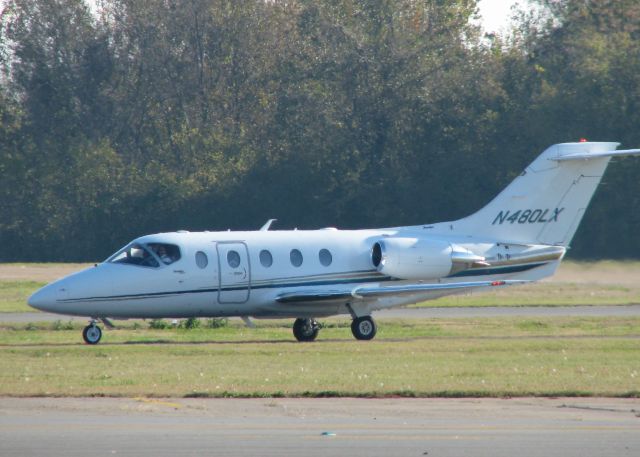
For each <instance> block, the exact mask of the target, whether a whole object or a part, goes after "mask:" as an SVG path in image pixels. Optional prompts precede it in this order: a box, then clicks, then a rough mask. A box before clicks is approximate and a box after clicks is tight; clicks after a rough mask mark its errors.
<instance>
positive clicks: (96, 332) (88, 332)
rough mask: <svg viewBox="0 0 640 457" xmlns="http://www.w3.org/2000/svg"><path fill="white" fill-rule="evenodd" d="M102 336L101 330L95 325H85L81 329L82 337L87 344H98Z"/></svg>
mask: <svg viewBox="0 0 640 457" xmlns="http://www.w3.org/2000/svg"><path fill="white" fill-rule="evenodd" d="M101 338H102V330H101V329H100V327H98V326H97V325H87V326H86V327H85V328H84V329H83V330H82V339H83V340H84V342H85V343H87V344H98V343H99V342H100V339H101Z"/></svg>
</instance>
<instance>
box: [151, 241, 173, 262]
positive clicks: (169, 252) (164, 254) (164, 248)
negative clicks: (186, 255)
mask: <svg viewBox="0 0 640 457" xmlns="http://www.w3.org/2000/svg"><path fill="white" fill-rule="evenodd" d="M147 246H149V248H150V249H151V250H152V251H153V253H154V254H155V255H156V256H158V258H159V259H160V260H161V261H162V263H163V264H165V265H169V264H172V263H174V262H177V261H178V260H180V249H179V248H178V246H176V245H175V244H165V243H149V244H148V245H147Z"/></svg>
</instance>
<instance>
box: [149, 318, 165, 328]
mask: <svg viewBox="0 0 640 457" xmlns="http://www.w3.org/2000/svg"><path fill="white" fill-rule="evenodd" d="M169 327H170V324H168V323H167V322H165V321H164V320H162V319H153V320H151V321H150V322H149V328H151V329H154V330H164V329H165V328H169Z"/></svg>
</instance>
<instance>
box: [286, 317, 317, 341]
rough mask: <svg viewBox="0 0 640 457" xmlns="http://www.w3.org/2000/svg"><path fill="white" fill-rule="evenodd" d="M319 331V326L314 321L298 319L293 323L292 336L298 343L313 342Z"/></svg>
mask: <svg viewBox="0 0 640 457" xmlns="http://www.w3.org/2000/svg"><path fill="white" fill-rule="evenodd" d="M319 331H320V326H319V325H318V321H316V320H315V319H308V318H307V319H303V318H298V319H296V321H295V322H294V323H293V336H295V337H296V340H298V341H314V340H315V339H316V338H317V336H318V332H319Z"/></svg>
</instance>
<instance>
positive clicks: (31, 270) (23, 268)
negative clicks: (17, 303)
mask: <svg viewBox="0 0 640 457" xmlns="http://www.w3.org/2000/svg"><path fill="white" fill-rule="evenodd" d="M92 265H93V264H90V263H51V264H47V263H0V281H42V282H51V281H55V280H56V279H59V278H62V277H63V276H67V275H69V274H71V273H75V272H76V271H80V270H83V269H85V268H88V267H90V266H92Z"/></svg>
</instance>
